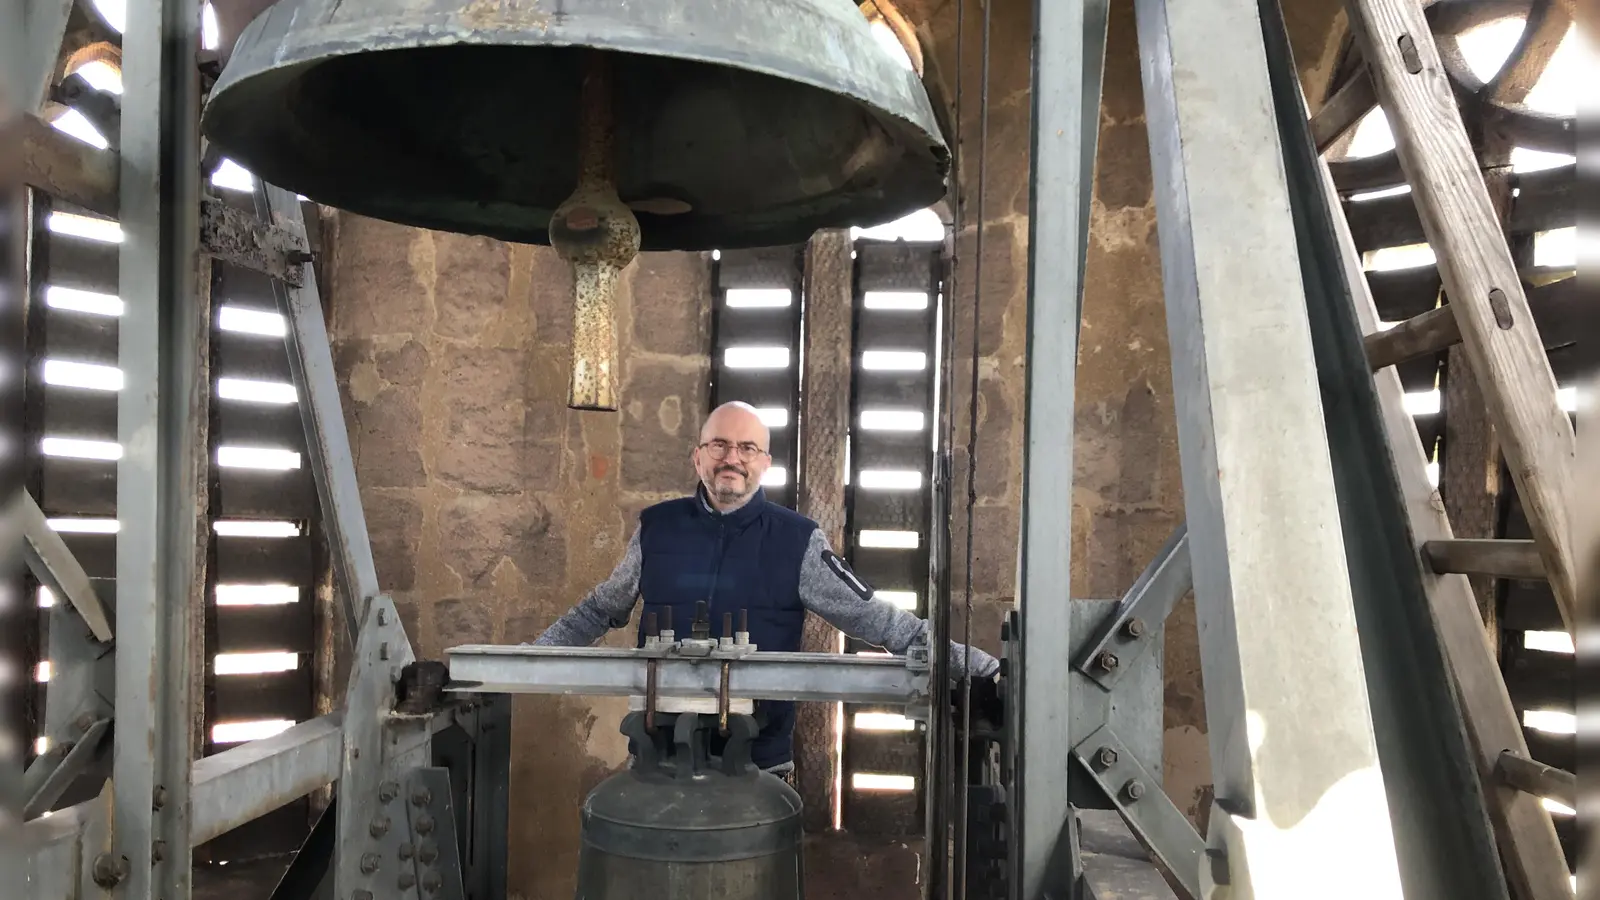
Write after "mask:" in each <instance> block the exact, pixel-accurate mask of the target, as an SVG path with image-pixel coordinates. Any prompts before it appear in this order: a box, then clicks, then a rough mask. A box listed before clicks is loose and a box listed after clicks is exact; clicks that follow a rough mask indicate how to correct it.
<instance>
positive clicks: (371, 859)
mask: <svg viewBox="0 0 1600 900" xmlns="http://www.w3.org/2000/svg"><path fill="white" fill-rule="evenodd" d="M380 862H382V860H381V859H379V858H378V854H376V853H363V854H361V874H363V875H371V874H372V873H373V872H376V871H378V864H379V863H380Z"/></svg>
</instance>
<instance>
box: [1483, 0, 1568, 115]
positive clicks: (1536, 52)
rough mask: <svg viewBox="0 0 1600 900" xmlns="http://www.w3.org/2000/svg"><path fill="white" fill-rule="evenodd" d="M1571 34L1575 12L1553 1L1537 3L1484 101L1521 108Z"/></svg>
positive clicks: (1485, 91)
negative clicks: (1569, 33) (1559, 48)
mask: <svg viewBox="0 0 1600 900" xmlns="http://www.w3.org/2000/svg"><path fill="white" fill-rule="evenodd" d="M1571 30H1572V11H1571V10H1570V9H1567V8H1566V7H1565V6H1564V5H1562V4H1560V3H1555V2H1553V0H1535V2H1534V4H1533V8H1532V9H1530V10H1529V11H1528V18H1527V24H1526V26H1525V27H1524V28H1523V30H1522V36H1521V37H1520V38H1518V39H1517V45H1516V46H1515V47H1514V48H1512V50H1511V55H1510V56H1509V57H1508V58H1507V59H1506V61H1505V64H1504V65H1502V66H1501V67H1500V71H1499V72H1497V73H1495V75H1494V78H1493V80H1491V81H1490V82H1489V84H1488V86H1487V87H1486V88H1484V92H1483V93H1484V97H1485V99H1486V100H1488V101H1490V102H1492V103H1506V104H1520V103H1522V102H1523V101H1524V100H1526V99H1527V98H1528V94H1529V93H1530V92H1531V91H1532V90H1533V86H1534V85H1535V84H1537V83H1538V82H1539V79H1540V77H1542V76H1543V75H1544V72H1545V69H1547V68H1549V66H1550V59H1551V57H1553V56H1555V54H1556V48H1558V47H1560V46H1561V41H1562V40H1563V39H1564V38H1565V37H1566V36H1567V32H1569V31H1571Z"/></svg>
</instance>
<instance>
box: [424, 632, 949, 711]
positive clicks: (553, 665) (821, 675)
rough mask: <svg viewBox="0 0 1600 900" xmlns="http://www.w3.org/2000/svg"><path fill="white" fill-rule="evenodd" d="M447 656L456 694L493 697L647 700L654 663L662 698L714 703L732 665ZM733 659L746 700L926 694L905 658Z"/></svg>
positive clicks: (477, 652)
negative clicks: (726, 669) (724, 670)
mask: <svg viewBox="0 0 1600 900" xmlns="http://www.w3.org/2000/svg"><path fill="white" fill-rule="evenodd" d="M445 653H446V655H447V656H448V657H449V664H450V677H451V678H452V679H453V681H452V683H451V684H450V685H449V686H448V689H449V690H453V691H460V692H474V693H490V694H586V695H590V696H609V697H629V696H643V695H644V694H645V693H646V691H647V689H648V687H649V685H648V683H647V682H648V677H649V672H648V669H649V664H650V661H651V660H652V659H653V660H655V661H656V664H657V669H656V684H655V690H656V695H657V696H658V697H677V698H689V699H710V700H714V699H716V698H717V695H718V691H719V690H720V688H721V677H722V663H723V662H725V661H728V660H727V659H724V658H715V657H707V658H700V659H696V658H685V657H677V658H674V657H661V656H648V655H646V654H645V653H643V652H641V651H638V650H616V649H610V648H605V647H532V646H493V645H469V646H464V647H454V648H452V649H450V650H447V651H445ZM731 659H732V666H731V667H730V669H729V676H728V692H729V694H730V695H731V696H734V697H739V698H742V699H752V700H820V701H828V702H846V703H885V704H887V703H910V702H913V701H914V700H915V699H916V698H917V697H918V696H919V695H921V694H923V693H924V692H925V691H926V687H925V685H926V677H927V676H926V673H918V672H916V671H914V670H913V669H912V668H911V667H909V666H908V665H907V660H906V658H905V657H871V656H860V655H857V654H838V653H761V652H757V653H751V654H749V655H747V656H743V657H735V658H731Z"/></svg>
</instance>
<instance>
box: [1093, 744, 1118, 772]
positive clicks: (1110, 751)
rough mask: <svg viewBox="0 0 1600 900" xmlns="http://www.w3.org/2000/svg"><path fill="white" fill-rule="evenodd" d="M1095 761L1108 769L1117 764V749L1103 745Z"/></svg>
mask: <svg viewBox="0 0 1600 900" xmlns="http://www.w3.org/2000/svg"><path fill="white" fill-rule="evenodd" d="M1095 761H1096V762H1098V763H1100V765H1101V766H1104V767H1105V768H1107V769H1109V768H1111V767H1112V766H1114V765H1116V764H1117V751H1116V749H1115V748H1113V747H1101V748H1100V752H1099V753H1096V754H1095Z"/></svg>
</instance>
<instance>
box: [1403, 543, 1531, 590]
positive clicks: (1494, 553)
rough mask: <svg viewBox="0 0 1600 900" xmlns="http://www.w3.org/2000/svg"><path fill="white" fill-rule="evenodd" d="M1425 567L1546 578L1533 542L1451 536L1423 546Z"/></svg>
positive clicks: (1470, 572)
mask: <svg viewBox="0 0 1600 900" xmlns="http://www.w3.org/2000/svg"><path fill="white" fill-rule="evenodd" d="M1422 558H1423V559H1424V560H1426V561H1427V563H1428V568H1430V569H1432V570H1433V571H1434V572H1437V573H1439V574H1440V575H1444V574H1450V573H1454V574H1459V575H1493V576H1495V577H1497V578H1522V579H1527V580H1533V581H1537V580H1539V579H1542V578H1544V577H1545V572H1544V562H1543V561H1542V560H1541V559H1540V558H1539V548H1538V546H1537V545H1536V544H1534V542H1533V541H1519V540H1501V539H1484V538H1453V539H1451V540H1447V541H1428V542H1427V543H1425V544H1423V545H1422Z"/></svg>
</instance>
